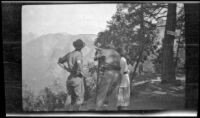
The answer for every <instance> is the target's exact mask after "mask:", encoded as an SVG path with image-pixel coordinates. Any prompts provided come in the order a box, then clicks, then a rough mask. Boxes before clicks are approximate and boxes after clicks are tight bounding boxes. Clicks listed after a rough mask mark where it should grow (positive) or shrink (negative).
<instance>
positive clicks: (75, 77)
mask: <svg viewBox="0 0 200 118" xmlns="http://www.w3.org/2000/svg"><path fill="white" fill-rule="evenodd" d="M73 46H74V48H75V50H74V51H72V52H69V53H68V54H66V55H65V56H64V57H62V58H59V60H58V63H59V64H63V68H65V69H66V70H67V71H68V72H70V75H69V76H68V79H67V81H66V88H67V94H68V95H69V96H68V97H67V100H66V103H65V104H69V105H70V106H71V107H70V108H71V109H72V110H73V111H78V110H79V109H80V106H81V105H82V104H83V101H84V94H85V88H84V80H83V79H84V75H83V55H82V52H81V50H82V48H83V47H84V46H85V43H84V42H83V41H82V40H81V39H77V40H76V41H74V42H73ZM65 62H67V66H65V65H64V63H65Z"/></svg>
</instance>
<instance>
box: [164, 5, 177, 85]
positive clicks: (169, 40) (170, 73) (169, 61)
mask: <svg viewBox="0 0 200 118" xmlns="http://www.w3.org/2000/svg"><path fill="white" fill-rule="evenodd" d="M175 27H176V4H168V13H167V22H166V29H165V36H164V40H163V63H162V83H172V82H173V81H174V80H175V67H174V57H173V45H174V38H175V36H174V35H171V34H168V33H167V32H168V31H172V32H175Z"/></svg>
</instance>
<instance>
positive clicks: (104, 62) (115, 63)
mask: <svg viewBox="0 0 200 118" xmlns="http://www.w3.org/2000/svg"><path fill="white" fill-rule="evenodd" d="M96 57H97V58H98V59H99V61H100V65H99V66H100V72H99V73H100V74H99V82H98V83H97V84H98V88H97V98H96V110H97V111H99V110H117V108H116V103H117V85H118V83H119V80H120V64H119V63H120V55H119V54H118V52H117V51H116V50H115V47H114V46H113V45H106V47H102V48H101V49H100V51H99V52H98V53H97V55H96ZM105 103H106V106H105Z"/></svg>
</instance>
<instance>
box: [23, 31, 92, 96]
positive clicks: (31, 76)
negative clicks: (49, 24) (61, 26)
mask: <svg viewBox="0 0 200 118" xmlns="http://www.w3.org/2000/svg"><path fill="white" fill-rule="evenodd" d="M78 38H81V39H83V41H84V42H85V43H86V47H85V48H84V49H83V55H84V64H86V63H87V62H88V61H93V57H94V52H95V50H94V45H93V41H94V39H95V38H96V35H94V34H79V35H70V34H67V33H56V34H46V35H42V36H39V37H38V38H36V39H34V40H30V39H26V40H27V41H28V40H30V41H29V42H27V43H23V44H22V60H23V61H22V62H23V63H22V79H23V81H22V82H23V85H26V86H27V87H28V88H30V89H31V90H32V91H33V92H34V93H36V94H37V93H38V92H39V91H40V90H41V89H43V88H44V87H46V86H49V85H52V84H53V83H55V82H57V83H60V84H61V85H62V86H65V81H66V78H67V75H68V73H67V72H66V71H64V70H63V69H62V68H61V67H59V66H58V64H57V60H58V58H59V57H61V56H64V55H65V54H66V53H67V52H69V51H72V50H74V48H73V45H72V43H73V41H74V40H76V39H78ZM62 88H63V89H64V88H65V87H62Z"/></svg>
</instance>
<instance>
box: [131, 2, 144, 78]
mask: <svg viewBox="0 0 200 118" xmlns="http://www.w3.org/2000/svg"><path fill="white" fill-rule="evenodd" d="M140 19H141V23H140V25H141V40H142V43H141V48H140V52H139V57H138V59H137V62H136V65H135V67H134V71H133V77H134V76H135V75H136V70H137V67H138V64H139V62H140V60H141V58H142V55H143V51H144V46H145V37H144V10H143V4H141V14H140ZM133 77H132V78H133Z"/></svg>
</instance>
